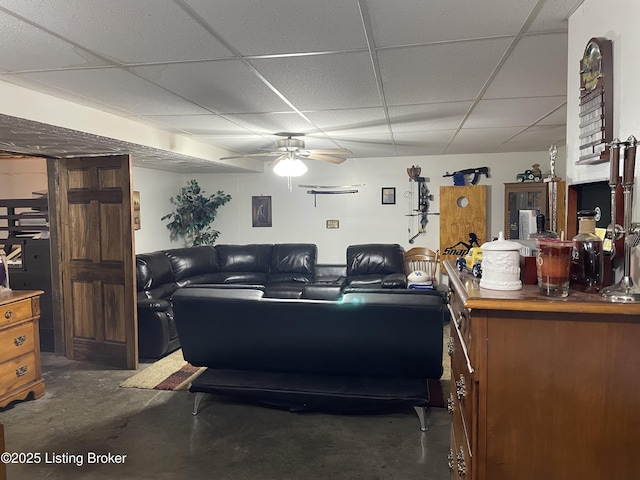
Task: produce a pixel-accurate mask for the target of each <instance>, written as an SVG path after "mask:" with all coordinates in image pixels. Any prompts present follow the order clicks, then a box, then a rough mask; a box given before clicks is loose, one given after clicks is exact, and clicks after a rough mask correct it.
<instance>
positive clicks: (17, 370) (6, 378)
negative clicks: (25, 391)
mask: <svg viewBox="0 0 640 480" xmlns="http://www.w3.org/2000/svg"><path fill="white" fill-rule="evenodd" d="M36 378H39V373H38V372H36V357H35V353H34V352H29V353H27V354H25V355H21V356H19V357H17V358H13V359H11V360H8V361H6V362H5V363H3V364H2V365H0V397H1V396H3V395H5V394H6V393H8V392H11V391H12V390H15V389H17V388H20V387H21V386H23V385H26V384H27V383H29V382H32V381H34V380H35V379H36Z"/></svg>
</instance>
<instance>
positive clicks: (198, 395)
mask: <svg viewBox="0 0 640 480" xmlns="http://www.w3.org/2000/svg"><path fill="white" fill-rule="evenodd" d="M204 396H205V393H204V392H196V398H195V400H194V402H193V412H192V413H193V414H194V415H197V414H198V408H199V407H200V402H202V399H203V398H204Z"/></svg>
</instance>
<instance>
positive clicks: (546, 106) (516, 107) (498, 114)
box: [464, 96, 566, 128]
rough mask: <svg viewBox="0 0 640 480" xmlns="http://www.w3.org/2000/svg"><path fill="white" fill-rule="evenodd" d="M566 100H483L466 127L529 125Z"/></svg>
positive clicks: (557, 98)
mask: <svg viewBox="0 0 640 480" xmlns="http://www.w3.org/2000/svg"><path fill="white" fill-rule="evenodd" d="M565 102H566V97H562V96H560V97H537V98H509V99H499V100H481V101H480V102H478V105H477V106H476V108H475V109H474V110H473V112H471V115H469V118H468V119H467V121H466V122H465V124H464V128H493V127H509V126H520V127H527V126H529V125H531V124H533V123H536V122H537V121H538V120H540V119H541V118H542V117H544V116H545V115H547V114H549V113H550V112H552V111H553V110H555V109H556V108H558V107H559V106H561V105H562V104H563V103H565Z"/></svg>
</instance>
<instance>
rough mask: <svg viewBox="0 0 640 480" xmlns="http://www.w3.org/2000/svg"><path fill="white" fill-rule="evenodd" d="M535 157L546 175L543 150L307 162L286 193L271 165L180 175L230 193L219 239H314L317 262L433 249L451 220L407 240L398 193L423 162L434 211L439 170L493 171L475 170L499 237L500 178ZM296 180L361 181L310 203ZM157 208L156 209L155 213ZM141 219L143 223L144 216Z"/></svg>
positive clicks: (560, 167) (511, 177)
mask: <svg viewBox="0 0 640 480" xmlns="http://www.w3.org/2000/svg"><path fill="white" fill-rule="evenodd" d="M564 158H565V155H564V147H561V148H560V151H559V154H558V159H557V162H556V173H557V174H559V175H561V176H563V175H564V169H565V162H564ZM534 163H539V164H540V165H541V168H542V170H543V172H544V173H545V174H547V173H548V171H549V153H548V151H547V150H543V151H541V152H538V153H508V154H506V153H505V154H486V155H485V154H483V155H443V156H423V157H404V158H366V159H349V160H347V161H346V162H344V163H342V164H340V165H333V164H326V163H322V162H315V161H307V162H306V164H307V165H308V167H309V172H307V174H305V175H304V176H302V177H299V178H298V179H293V184H294V187H293V191H292V192H289V191H288V189H287V180H286V178H281V177H278V176H276V175H275V174H274V173H273V172H271V171H270V169H268V171H267V172H265V173H255V174H219V175H198V176H189V175H186V176H184V178H183V181H187V180H189V179H190V178H197V180H198V182H199V184H200V186H201V187H202V188H203V189H204V190H205V191H206V192H207V193H209V194H211V193H214V192H216V191H217V190H223V191H224V192H225V193H228V194H231V196H232V197H233V199H232V200H231V202H229V203H228V204H227V205H225V206H223V207H222V208H221V209H220V210H219V214H218V218H217V220H216V224H215V228H216V229H218V230H220V231H221V232H222V234H221V235H220V237H219V238H218V243H238V244H245V243H281V242H311V243H316V244H317V245H318V261H319V262H321V263H344V262H345V250H346V247H347V246H348V245H350V244H357V243H399V244H400V245H402V246H403V247H404V248H406V249H408V248H410V247H412V246H426V247H429V248H432V249H436V248H439V242H440V238H439V229H440V222H441V221H455V219H441V218H440V217H439V216H435V215H430V216H429V223H428V224H427V227H426V234H424V235H421V236H420V237H418V238H417V239H416V240H415V243H414V244H413V245H411V244H409V242H408V240H409V237H410V235H409V232H408V228H409V217H407V216H406V215H407V214H408V212H409V201H408V199H407V198H405V196H404V195H405V192H408V191H409V190H410V187H411V184H410V182H409V176H408V175H407V171H406V169H407V168H408V167H411V166H412V165H419V166H420V167H421V168H422V174H421V175H422V176H424V177H426V178H427V182H428V183H427V186H428V188H429V191H430V193H432V194H433V195H434V199H433V201H432V202H431V203H430V209H429V211H431V212H438V211H439V199H438V196H439V190H440V186H441V185H445V186H451V185H453V178H452V177H446V178H445V177H443V176H442V175H443V174H444V173H445V172H447V171H448V172H453V171H456V170H461V169H466V168H473V167H483V166H488V167H489V169H490V174H491V178H489V179H487V178H486V177H484V176H483V177H481V180H480V184H482V185H488V186H489V198H490V201H489V205H488V206H487V208H488V219H489V225H488V231H489V232H490V233H491V235H492V236H497V235H498V232H499V231H500V230H501V229H502V228H503V224H504V185H503V184H504V183H506V182H513V181H515V177H516V174H518V173H520V172H522V171H524V170H525V169H528V168H531V165H532V164H534ZM135 173H137V172H134V183H135V184H138V182H140V181H143V180H142V179H139V180H136V175H135ZM298 184H314V185H353V184H364V186H361V187H356V188H357V189H358V193H357V194H345V195H318V196H317V197H316V205H315V206H314V198H313V195H309V194H307V193H306V192H307V190H308V189H307V188H300V187H298ZM382 187H395V188H396V204H395V205H382V204H381V189H382ZM136 189H137V188H136ZM176 192H177V189H176ZM173 193H175V192H173ZM173 193H172V194H173ZM259 195H267V196H271V197H272V206H273V227H271V228H268V227H252V225H251V197H252V196H259ZM416 195H417V192H416ZM166 196H167V197H168V195H166ZM142 203H143V204H144V203H146V200H144V199H143V200H142ZM154 203H155V202H154ZM414 205H415V207H414V208H417V199H414ZM159 213H160V212H158V213H157V214H155V215H156V217H157V216H158V214H159ZM163 213H166V212H163ZM326 220H338V221H339V222H340V228H339V229H337V230H330V229H327V228H326ZM411 220H412V222H413V223H412V225H411V230H412V234H413V233H415V232H416V228H417V226H418V224H417V219H416V217H412V219H411ZM142 221H143V229H144V228H145V227H144V223H145V220H144V217H143V219H142ZM165 230H166V229H165ZM165 236H166V237H167V238H168V231H165ZM136 241H137V239H136ZM138 246H139V248H138V249H137V250H138V251H142V250H141V249H142V248H144V249H147V245H146V244H145V245H143V244H142V243H139V244H138Z"/></svg>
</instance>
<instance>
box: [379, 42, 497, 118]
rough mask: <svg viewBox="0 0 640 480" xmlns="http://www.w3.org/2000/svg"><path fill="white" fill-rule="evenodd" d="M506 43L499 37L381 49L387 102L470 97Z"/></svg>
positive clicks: (438, 100) (483, 80) (407, 103)
mask: <svg viewBox="0 0 640 480" xmlns="http://www.w3.org/2000/svg"><path fill="white" fill-rule="evenodd" d="M508 45H509V40H507V39H504V38H501V39H491V40H476V41H470V42H461V43H449V44H444V45H439V46H437V47H436V46H419V47H406V48H398V49H390V50H384V51H381V52H379V54H378V58H379V60H380V70H381V75H382V82H383V85H384V89H385V97H386V100H387V104H388V105H411V104H415V103H437V102H451V101H460V100H473V99H474V98H476V97H477V96H478V94H479V93H480V91H481V89H482V86H483V85H484V83H485V82H486V81H487V78H488V77H489V75H490V74H491V72H492V71H493V70H494V68H495V67H496V65H497V64H498V61H499V60H500V57H502V55H503V54H504V52H505V50H506V49H507V47H508ZM398 72H402V73H401V74H399V73H398Z"/></svg>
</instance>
